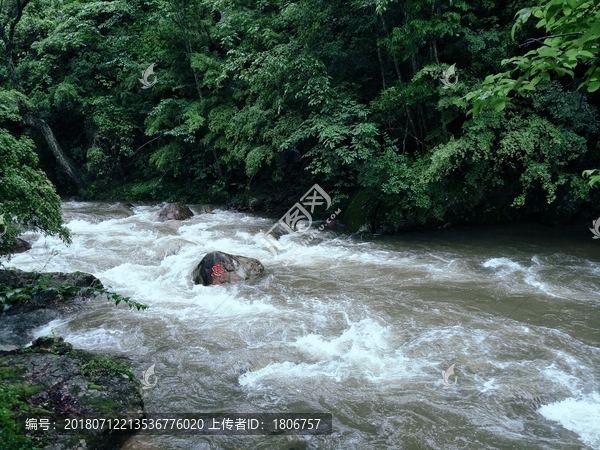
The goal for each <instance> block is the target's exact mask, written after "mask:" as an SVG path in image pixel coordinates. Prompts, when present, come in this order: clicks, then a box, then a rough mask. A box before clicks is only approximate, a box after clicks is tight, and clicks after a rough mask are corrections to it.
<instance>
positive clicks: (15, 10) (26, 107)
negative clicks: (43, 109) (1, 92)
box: [0, 0, 84, 188]
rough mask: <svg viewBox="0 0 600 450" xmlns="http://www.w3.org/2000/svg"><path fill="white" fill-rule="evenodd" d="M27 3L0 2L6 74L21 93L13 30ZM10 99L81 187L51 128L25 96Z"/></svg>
mask: <svg viewBox="0 0 600 450" xmlns="http://www.w3.org/2000/svg"><path fill="white" fill-rule="evenodd" d="M30 3H31V0H6V1H0V39H1V40H2V43H3V44H4V55H5V62H6V66H7V69H8V76H9V78H10V81H11V83H12V87H13V89H14V90H16V91H17V92H21V93H22V92H23V88H22V86H21V81H20V78H19V74H18V71H17V68H16V67H15V50H16V43H15V32H16V30H17V26H18V25H19V22H20V21H21V19H22V18H23V12H24V10H25V8H26V7H27V5H28V4H30ZM12 98H13V99H15V100H16V101H17V102H18V108H19V113H20V115H21V117H22V119H23V121H24V122H25V123H26V124H27V125H29V126H30V127H32V128H35V129H36V130H38V131H39V132H40V133H41V134H42V135H43V136H44V138H45V139H46V142H47V143H48V147H50V150H51V151H52V153H54V156H55V157H56V160H57V162H58V163H59V164H60V166H61V167H62V168H63V170H64V171H65V172H66V174H67V175H68V176H69V178H70V179H71V180H72V181H73V182H74V183H75V184H76V185H77V187H79V188H82V187H83V186H84V184H83V182H82V181H81V179H80V178H79V176H78V175H77V174H76V173H75V172H74V170H73V168H72V167H71V165H70V164H69V161H68V159H67V157H66V156H65V154H64V152H63V150H62V148H61V147H60V144H59V143H58V141H57V140H56V137H55V136H54V133H53V131H52V128H50V126H49V125H48V123H47V122H46V121H45V120H44V119H43V118H42V117H41V116H40V115H39V114H38V113H37V111H35V108H34V107H33V104H32V103H31V101H29V100H28V99H27V97H26V96H12Z"/></svg>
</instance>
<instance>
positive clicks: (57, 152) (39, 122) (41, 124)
mask: <svg viewBox="0 0 600 450" xmlns="http://www.w3.org/2000/svg"><path fill="white" fill-rule="evenodd" d="M23 120H24V121H25V123H26V124H27V125H29V126H30V127H33V128H35V129H36V130H38V131H39V132H40V133H42V134H43V135H44V138H46V142H47V143H48V146H49V147H50V150H52V153H54V156H55V157H56V160H57V161H58V163H59V164H60V166H61V167H62V168H63V170H64V171H65V172H66V174H67V175H68V176H69V178H70V179H71V180H72V181H73V182H74V183H75V184H76V185H77V187H78V188H80V189H81V188H83V187H84V186H85V185H84V184H83V181H82V180H81V178H79V177H78V176H77V175H76V174H75V172H74V171H73V169H72V168H71V165H70V164H69V161H68V160H67V157H66V156H65V154H64V152H63V151H62V149H61V148H60V144H59V143H58V141H57V140H56V138H55V137H54V133H53V132H52V128H50V125H48V124H47V123H46V121H45V120H43V119H40V118H39V117H34V116H33V115H31V113H25V114H23Z"/></svg>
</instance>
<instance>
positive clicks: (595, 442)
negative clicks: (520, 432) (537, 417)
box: [538, 392, 600, 448]
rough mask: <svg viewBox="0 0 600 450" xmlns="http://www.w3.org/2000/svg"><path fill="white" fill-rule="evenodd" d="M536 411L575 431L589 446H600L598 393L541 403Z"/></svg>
mask: <svg viewBox="0 0 600 450" xmlns="http://www.w3.org/2000/svg"><path fill="white" fill-rule="evenodd" d="M538 412H539V413H540V414H541V415H542V416H544V417H545V418H546V419H548V420H552V421H555V422H558V423H560V424H561V425H562V426H563V427H564V428H566V429H567V430H570V431H573V432H574V433H577V434H578V435H579V439H580V440H581V441H582V442H583V443H585V444H586V445H589V446H590V447H591V448H600V394H598V393H597V392H594V393H592V394H590V395H582V396H579V397H577V398H573V397H570V398H567V399H565V400H562V401H559V402H555V403H550V404H548V405H543V406H542V407H540V409H538Z"/></svg>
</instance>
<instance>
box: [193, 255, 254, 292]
mask: <svg viewBox="0 0 600 450" xmlns="http://www.w3.org/2000/svg"><path fill="white" fill-rule="evenodd" d="M264 270H265V268H264V266H263V265H262V264H261V262H260V261H259V260H258V259H255V258H247V257H245V256H238V255H230V254H228V253H223V252H211V253H208V254H207V255H206V256H205V257H204V258H202V261H200V263H199V264H198V265H197V266H196V268H195V269H194V271H193V272H192V280H193V281H194V283H195V284H203V285H204V286H209V285H211V284H223V283H234V282H236V281H244V280H249V279H252V278H256V277H258V276H259V275H260V274H261V273H263V271H264Z"/></svg>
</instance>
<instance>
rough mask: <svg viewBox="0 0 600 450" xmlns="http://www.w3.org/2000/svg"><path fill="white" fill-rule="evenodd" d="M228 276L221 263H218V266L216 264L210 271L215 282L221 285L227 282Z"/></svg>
mask: <svg viewBox="0 0 600 450" xmlns="http://www.w3.org/2000/svg"><path fill="white" fill-rule="evenodd" d="M226 275H227V272H225V270H224V269H223V267H222V266H221V263H218V264H215V265H214V266H212V269H211V271H210V276H211V277H212V278H213V282H215V283H219V284H220V283H224V282H225V279H224V277H226ZM222 277H223V278H222Z"/></svg>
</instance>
